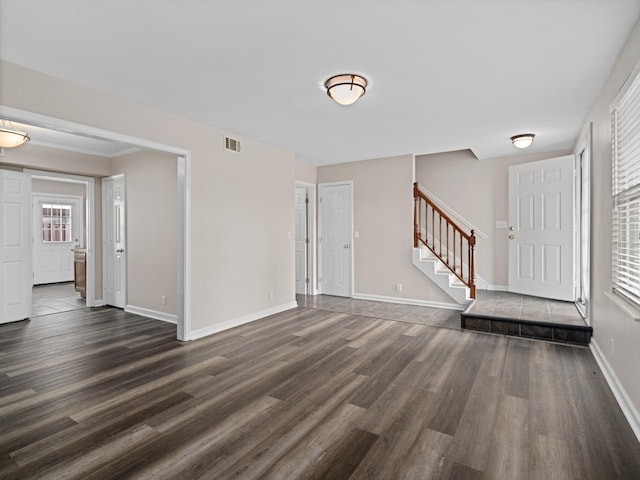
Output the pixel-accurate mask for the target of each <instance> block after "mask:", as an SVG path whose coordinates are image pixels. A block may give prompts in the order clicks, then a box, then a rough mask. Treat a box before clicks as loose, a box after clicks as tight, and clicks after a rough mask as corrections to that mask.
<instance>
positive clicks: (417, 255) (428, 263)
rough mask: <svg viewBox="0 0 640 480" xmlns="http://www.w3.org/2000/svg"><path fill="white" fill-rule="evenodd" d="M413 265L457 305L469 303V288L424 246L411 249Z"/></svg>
mask: <svg viewBox="0 0 640 480" xmlns="http://www.w3.org/2000/svg"><path fill="white" fill-rule="evenodd" d="M413 265H415V266H416V267H417V268H418V270H420V271H421V272H422V273H424V274H425V275H426V276H427V277H428V278H429V279H430V280H431V281H433V283H435V284H436V285H438V287H440V289H442V291H444V292H445V293H446V294H447V295H449V296H450V297H451V298H452V299H453V300H454V301H455V302H456V303H457V304H459V305H463V306H466V305H469V304H470V303H471V302H472V301H473V299H472V298H471V290H470V289H469V287H467V286H466V285H465V284H464V283H462V281H461V280H460V279H459V278H458V277H457V276H456V275H454V274H453V273H452V272H451V270H449V269H448V268H447V266H446V265H445V264H444V263H443V262H442V261H441V260H440V259H439V258H438V257H437V256H436V255H434V254H433V252H432V251H431V250H429V249H428V248H426V247H418V248H414V249H413Z"/></svg>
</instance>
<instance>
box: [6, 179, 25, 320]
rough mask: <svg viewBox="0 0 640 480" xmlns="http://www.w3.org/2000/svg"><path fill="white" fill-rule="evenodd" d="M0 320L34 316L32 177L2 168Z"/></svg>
mask: <svg viewBox="0 0 640 480" xmlns="http://www.w3.org/2000/svg"><path fill="white" fill-rule="evenodd" d="M0 227H1V229H0V294H1V295H0V323H6V322H14V321H16V320H23V319H25V318H29V317H30V316H31V287H32V284H33V277H32V270H31V177H29V175H28V174H26V173H22V172H13V171H9V170H0Z"/></svg>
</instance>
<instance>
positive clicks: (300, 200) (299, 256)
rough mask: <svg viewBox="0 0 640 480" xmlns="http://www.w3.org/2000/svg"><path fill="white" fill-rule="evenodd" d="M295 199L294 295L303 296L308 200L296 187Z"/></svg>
mask: <svg viewBox="0 0 640 480" xmlns="http://www.w3.org/2000/svg"><path fill="white" fill-rule="evenodd" d="M294 198H295V210H294V212H295V229H296V230H295V250H296V293H297V294H301V295H305V294H306V293H307V285H308V282H309V281H308V264H307V263H308V260H307V259H308V246H309V236H308V228H307V218H308V211H307V207H308V205H309V199H308V197H307V189H306V188H304V187H298V188H296V189H295V192H294Z"/></svg>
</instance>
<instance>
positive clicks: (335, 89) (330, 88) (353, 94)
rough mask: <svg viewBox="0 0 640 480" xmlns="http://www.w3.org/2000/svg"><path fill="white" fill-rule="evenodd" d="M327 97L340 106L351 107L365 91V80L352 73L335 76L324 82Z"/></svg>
mask: <svg viewBox="0 0 640 480" xmlns="http://www.w3.org/2000/svg"><path fill="white" fill-rule="evenodd" d="M324 86H325V88H326V89H327V95H329V96H330V97H331V98H333V99H334V100H335V101H336V102H338V103H339V104H340V105H351V104H352V103H354V102H355V101H356V100H358V99H359V98H360V97H361V96H363V95H364V94H365V92H366V91H367V90H366V89H367V80H366V79H365V78H364V77H361V76H360V75H356V74H354V73H343V74H341V75H335V76H333V77H331V78H330V79H329V80H327V81H326V82H324Z"/></svg>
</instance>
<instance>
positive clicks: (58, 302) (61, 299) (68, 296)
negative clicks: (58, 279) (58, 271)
mask: <svg viewBox="0 0 640 480" xmlns="http://www.w3.org/2000/svg"><path fill="white" fill-rule="evenodd" d="M32 296H33V298H32V300H31V316H32V317H39V316H40V315H49V314H51V313H59V312H69V311H71V310H79V309H81V308H85V307H86V306H87V302H86V301H85V299H84V298H82V297H81V296H80V293H79V292H76V291H75V290H74V288H73V282H65V283H50V284H46V285H34V287H33V290H32Z"/></svg>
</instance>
